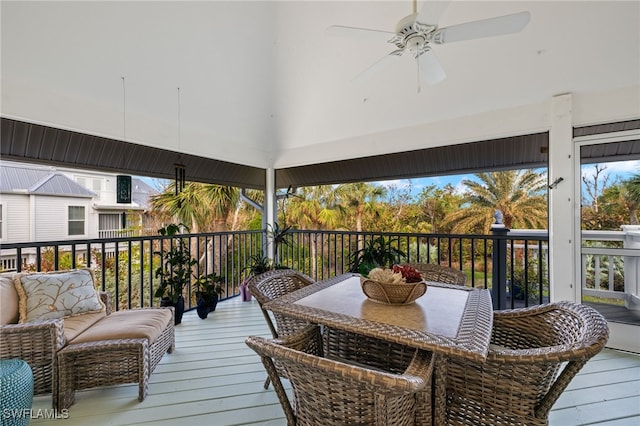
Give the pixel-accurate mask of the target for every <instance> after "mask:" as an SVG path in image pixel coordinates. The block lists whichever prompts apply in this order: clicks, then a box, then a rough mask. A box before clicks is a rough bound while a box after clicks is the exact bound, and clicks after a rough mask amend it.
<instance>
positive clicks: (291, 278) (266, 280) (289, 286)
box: [247, 269, 323, 389]
mask: <svg viewBox="0 0 640 426" xmlns="http://www.w3.org/2000/svg"><path fill="white" fill-rule="evenodd" d="M313 283H315V281H314V280H313V279H312V278H311V277H309V276H307V275H305V274H303V273H302V272H298V271H295V270H293V269H276V270H273V271H267V272H264V273H262V274H259V275H256V276H255V277H253V278H252V279H251V280H250V281H249V282H248V284H247V287H248V288H249V292H250V293H251V295H252V296H253V297H255V298H256V300H257V301H258V304H259V305H260V309H261V310H262V315H263V316H264V318H265V320H266V321H267V326H268V327H269V330H270V331H271V335H272V336H273V338H274V339H275V338H283V337H286V336H291V335H297V334H298V333H301V332H304V333H307V334H310V335H313V336H315V337H314V339H313V340H311V341H310V343H309V347H307V348H304V347H299V348H298V349H300V350H303V351H305V352H310V353H314V354H316V355H322V353H323V352H322V337H321V330H320V327H319V326H317V325H312V324H310V323H309V322H307V321H302V320H299V319H296V318H292V317H289V316H286V315H281V314H277V313H273V312H271V313H270V312H269V311H267V310H266V309H265V308H264V305H265V304H266V303H267V302H270V301H272V300H274V299H277V298H278V297H281V296H284V295H285V294H288V293H291V292H292V291H295V290H298V289H301V288H303V287H306V286H308V285H311V284H313ZM272 316H273V317H272ZM274 321H275V324H274ZM316 342H319V344H316ZM278 371H279V372H280V374H283V375H284V374H285V373H284V371H283V370H282V369H280V368H278ZM269 382H270V378H269V377H267V379H266V381H265V382H264V388H265V389H267V388H268V387H269Z"/></svg>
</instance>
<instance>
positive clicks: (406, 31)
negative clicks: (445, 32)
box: [389, 13, 438, 52]
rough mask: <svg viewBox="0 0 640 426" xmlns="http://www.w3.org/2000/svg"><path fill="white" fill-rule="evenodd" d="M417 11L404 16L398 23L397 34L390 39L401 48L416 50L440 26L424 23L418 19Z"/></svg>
mask: <svg viewBox="0 0 640 426" xmlns="http://www.w3.org/2000/svg"><path fill="white" fill-rule="evenodd" d="M417 17H418V14H417V13H412V14H411V15H407V16H405V17H404V18H402V19H401V20H400V21H399V22H398V24H397V25H396V34H395V36H393V37H392V38H391V40H389V43H393V44H395V45H396V46H397V47H398V48H399V49H406V48H407V47H408V48H409V50H410V51H412V52H416V51H418V50H419V49H420V47H421V46H423V45H424V44H425V43H427V42H428V41H429V38H430V37H429V35H430V34H431V33H432V32H434V31H435V30H436V29H437V28H438V27H437V26H436V25H429V24H423V23H421V22H418V21H416V18H417Z"/></svg>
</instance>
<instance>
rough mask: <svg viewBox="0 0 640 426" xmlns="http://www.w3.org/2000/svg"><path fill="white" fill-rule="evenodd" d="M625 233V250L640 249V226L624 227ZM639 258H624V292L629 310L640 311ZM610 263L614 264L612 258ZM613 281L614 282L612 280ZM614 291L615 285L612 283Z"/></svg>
mask: <svg viewBox="0 0 640 426" xmlns="http://www.w3.org/2000/svg"><path fill="white" fill-rule="evenodd" d="M621 228H622V230H623V231H624V233H625V235H624V248H633V249H637V248H640V225H622V226H621ZM638 260H639V259H638V258H637V257H635V256H634V257H631V256H624V292H625V293H626V298H625V306H626V308H627V309H632V310H640V286H638V279H640V262H639V261H638ZM610 263H613V256H611V261H610ZM610 281H612V280H610ZM611 287H612V288H611V289H613V283H611Z"/></svg>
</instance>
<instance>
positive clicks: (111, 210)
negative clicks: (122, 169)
mask: <svg viewBox="0 0 640 426" xmlns="http://www.w3.org/2000/svg"><path fill="white" fill-rule="evenodd" d="M131 187H132V188H131V189H132V193H131V203H127V204H118V203H116V195H115V194H116V175H115V174H111V173H102V172H92V171H84V170H83V171H79V170H73V169H61V168H56V167H47V166H39V165H33V164H24V163H15V162H8V161H2V162H0V243H21V242H33V241H60V240H80V239H88V238H111V237H117V236H131V235H134V234H140V233H142V232H143V230H144V224H145V217H146V214H145V213H146V212H147V210H148V207H149V204H148V199H149V196H150V195H153V194H154V193H156V192H157V191H155V190H154V189H153V188H152V187H151V186H149V185H147V184H146V183H144V182H143V181H142V180H140V179H137V178H132V180H131ZM31 255H32V254H30V253H23V262H26V263H30V262H31V261H32V259H30V257H31ZM3 257H4V256H3ZM7 262H8V260H6V259H2V262H1V263H0V267H1V269H15V266H16V265H13V264H8V263H7ZM13 262H14V263H15V261H13Z"/></svg>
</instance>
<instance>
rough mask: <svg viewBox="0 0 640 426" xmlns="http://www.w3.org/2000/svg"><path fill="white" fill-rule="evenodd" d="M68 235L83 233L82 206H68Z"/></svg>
mask: <svg viewBox="0 0 640 426" xmlns="http://www.w3.org/2000/svg"><path fill="white" fill-rule="evenodd" d="M69 235H84V206H69Z"/></svg>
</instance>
